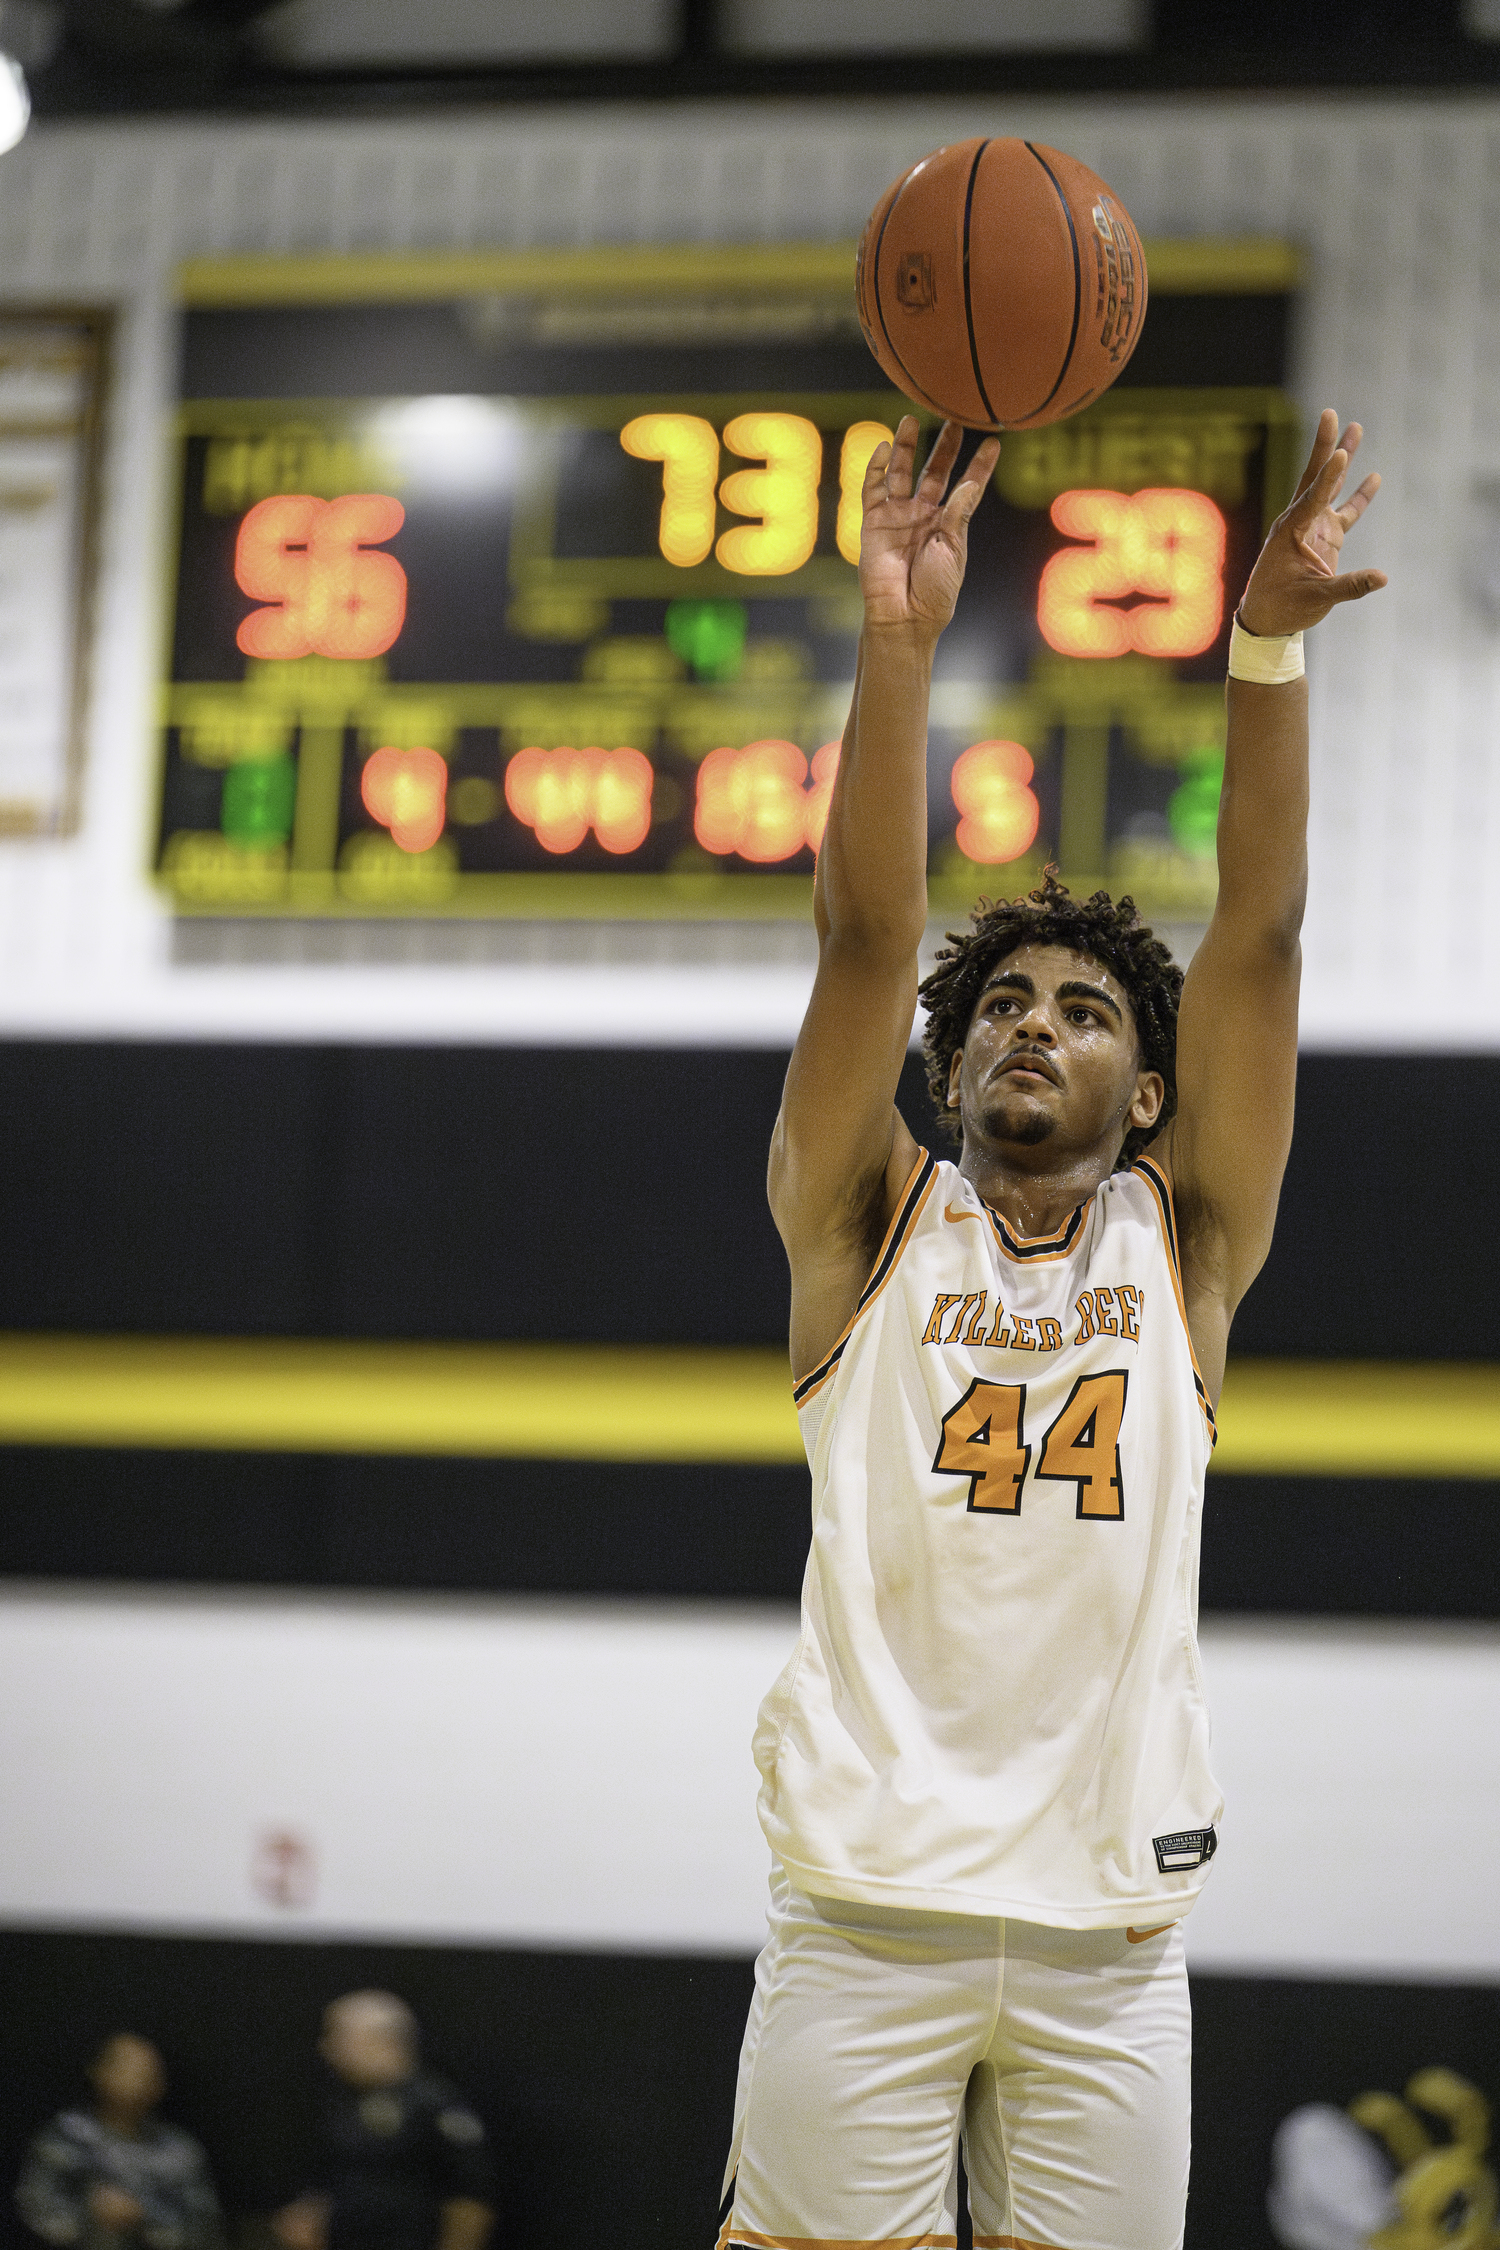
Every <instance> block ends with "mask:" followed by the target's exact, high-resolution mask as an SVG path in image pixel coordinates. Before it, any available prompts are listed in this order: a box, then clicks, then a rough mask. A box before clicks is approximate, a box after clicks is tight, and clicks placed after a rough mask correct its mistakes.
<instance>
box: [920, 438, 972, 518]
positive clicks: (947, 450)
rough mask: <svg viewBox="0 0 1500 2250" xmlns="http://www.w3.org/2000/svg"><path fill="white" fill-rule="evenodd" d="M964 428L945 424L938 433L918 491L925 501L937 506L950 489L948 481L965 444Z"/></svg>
mask: <svg viewBox="0 0 1500 2250" xmlns="http://www.w3.org/2000/svg"><path fill="white" fill-rule="evenodd" d="M963 441H964V433H963V426H962V424H961V423H958V422H945V423H944V424H943V426H942V428H941V429H940V430H939V431H938V434H937V442H936V444H935V445H934V446H933V449H932V451H931V452H930V453H929V454H928V456H927V466H926V467H925V468H924V469H923V471H922V480H921V483H920V484H919V485H918V487H917V490H918V493H919V495H920V497H921V498H922V499H923V500H930V501H932V502H934V503H935V504H936V503H938V502H940V501H941V500H942V497H943V494H944V493H945V492H946V491H947V489H948V479H949V477H951V476H952V474H953V464H954V462H955V461H956V460H957V459H958V449H959V447H960V446H961V445H962V444H963Z"/></svg>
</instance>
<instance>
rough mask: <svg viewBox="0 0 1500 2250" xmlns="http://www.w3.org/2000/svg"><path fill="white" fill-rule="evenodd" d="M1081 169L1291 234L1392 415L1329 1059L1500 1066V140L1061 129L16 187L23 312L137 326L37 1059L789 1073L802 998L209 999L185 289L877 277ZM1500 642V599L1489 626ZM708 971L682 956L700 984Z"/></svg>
mask: <svg viewBox="0 0 1500 2250" xmlns="http://www.w3.org/2000/svg"><path fill="white" fill-rule="evenodd" d="M978 132H986V133H1010V132H1024V133H1026V134H1028V135H1031V136H1034V137H1037V138H1040V139H1042V140H1046V141H1051V142H1055V143H1058V144H1061V145H1062V146H1064V147H1067V148H1069V149H1072V150H1074V151H1076V153H1077V154H1078V155H1080V156H1081V157H1083V158H1085V159H1086V160H1087V161H1088V162H1089V163H1091V164H1093V165H1095V166H1096V167H1097V168H1098V169H1099V170H1100V171H1101V172H1102V173H1103V174H1104V176H1105V177H1106V178H1107V179H1108V180H1110V181H1111V182H1112V184H1113V185H1114V186H1115V187H1116V188H1117V189H1118V190H1119V192H1120V193H1121V194H1122V195H1123V196H1124V197H1125V199H1126V201H1127V202H1128V203H1129V205H1130V208H1131V210H1132V211H1133V213H1134V215H1135V217H1136V219H1137V220H1138V221H1139V223H1140V225H1141V227H1142V229H1143V230H1144V231H1145V232H1147V233H1148V234H1168V235H1170V234H1205V233H1218V234H1239V233H1247V232H1248V233H1270V234H1278V235H1286V236H1290V237H1292V238H1294V239H1295V240H1297V241H1299V242H1302V243H1304V244H1305V245H1306V246H1307V248H1308V250H1309V252H1310V254H1311V258H1310V273H1311V279H1310V283H1309V288H1308V292H1307V297H1306V302H1305V307H1304V312H1303V317H1302V321H1301V324H1300V332H1299V337H1298V342H1297V347H1296V373H1295V386H1294V387H1295V389H1296V391H1297V394H1298V396H1299V398H1300V400H1301V402H1302V404H1303V406H1304V407H1305V408H1306V409H1307V410H1308V412H1309V415H1310V414H1311V412H1312V411H1314V410H1315V409H1316V408H1317V407H1318V406H1319V405H1321V404H1323V403H1325V402H1331V403H1334V404H1336V405H1338V406H1339V407H1340V408H1341V409H1342V410H1343V411H1344V412H1345V413H1354V412H1358V413H1359V414H1360V416H1361V417H1362V418H1363V420H1364V421H1365V424H1366V426H1367V429H1368V432H1369V450H1368V458H1369V459H1370V460H1371V462H1372V463H1373V464H1375V465H1377V466H1379V467H1380V469H1381V470H1382V471H1383V472H1384V474H1385V476H1386V479H1387V489H1386V492H1385V493H1384V495H1383V496H1382V498H1381V501H1380V504H1379V507H1378V509H1377V511H1376V514H1375V516H1374V518H1373V520H1372V522H1371V524H1370V526H1369V529H1368V531H1367V532H1366V533H1364V534H1363V535H1362V537H1361V542H1360V552H1361V555H1364V554H1368V555H1369V556H1370V557H1371V558H1372V559H1378V560H1379V562H1380V563H1382V564H1383V565H1384V566H1385V567H1386V568H1387V569H1388V570H1389V571H1390V573H1391V578H1392V585H1391V588H1390V590H1389V591H1388V592H1387V593H1385V594H1383V595H1381V596H1379V597H1378V598H1376V599H1375V600H1373V601H1371V602H1369V603H1367V604H1365V605H1364V606H1363V607H1362V608H1361V609H1360V610H1358V611H1357V612H1355V613H1351V614H1348V615H1345V616H1341V617H1339V618H1337V619H1335V620H1333V621H1332V622H1331V623H1330V624H1329V625H1328V627H1327V628H1326V629H1323V630H1320V632H1319V634H1318V635H1317V637H1316V641H1315V644H1314V649H1313V654H1312V658H1311V666H1310V669H1311V673H1312V681H1313V705H1314V733H1315V746H1316V760H1315V772H1316V778H1315V794H1314V818H1313V888H1312V899H1311V904H1310V909H1309V916H1308V925H1307V933H1306V951H1307V981H1306V992H1305V1006H1304V1022H1305V1027H1306V1040H1307V1043H1308V1044H1309V1045H1313V1046H1324V1047H1340V1046H1366V1047H1375V1048H1396V1047H1418V1048H1424V1047H1425V1048H1434V1049H1441V1048H1446V1047H1479V1048H1493V1047H1496V1046H1500V853H1497V849H1496V844H1497V839H1500V760H1497V759H1496V757H1495V755H1494V750H1495V744H1496V737H1497V723H1500V627H1497V626H1496V624H1494V623H1492V622H1489V621H1488V615H1487V611H1486V606H1485V598H1484V596H1483V594H1482V593H1481V592H1479V591H1476V590H1475V581H1476V580H1480V581H1482V580H1484V577H1485V572H1486V568H1487V567H1488V568H1489V570H1490V575H1491V576H1494V575H1495V574H1496V571H1497V570H1500V564H1496V561H1495V558H1494V556H1488V555H1487V548H1486V524H1487V521H1488V518H1487V517H1486V515H1485V513H1484V503H1483V501H1482V498H1481V497H1480V496H1479V495H1478V494H1477V493H1476V491H1475V487H1476V484H1477V483H1483V481H1484V480H1485V479H1486V478H1487V477H1488V478H1491V479H1493V478H1494V477H1495V476H1496V475H1497V474H1500V287H1497V283H1500V247H1497V245H1500V103H1496V102H1495V101H1494V100H1493V99H1491V98H1484V99H1476V100H1458V99H1454V98H1443V99H1432V100H1424V101H1408V102H1400V101H1394V100H1376V99H1362V98H1344V99H1341V100H1337V101H1319V100H1310V99H1262V100H1259V101H1257V103H1256V104H1255V105H1254V106H1253V107H1250V106H1246V105H1240V104H1231V103H1229V102H1225V101H1218V100H1215V99H1212V98H1208V97H1204V98H1196V97H1186V96H1176V97H1173V98H1172V99H1171V100H1170V101H1168V100H1162V99H1154V98H1153V99H1147V98H1123V99H1121V98H1117V99H1113V100H1111V101H1109V102H1107V103H1106V102H1104V101H1100V100H1087V101H1078V102H1069V101H1063V100H1059V99H1057V98H1055V97H1054V98H1048V99H1037V100H1026V101H1020V100H1014V101H1009V100H1007V101H1001V100H993V101H991V100H987V101H984V102H975V103H960V102H954V101H943V102H924V103H912V104H907V105H897V104H894V103H880V102H865V101H861V102H858V103H855V102H849V103H845V104H838V105H831V104H827V103H808V104H805V105H796V106H792V105H785V106H780V107H776V106H751V105H742V106H736V105H728V104H725V105H714V106H710V105H702V106H699V107H688V108H672V109H663V110H662V111H660V112H659V113H656V114H650V113H647V114H642V113H641V112H639V111H636V110H631V111H629V112H626V111H624V110H615V109H608V110H598V111H583V110H569V111H567V112H566V113H561V112H557V113H550V112H546V111H539V110H532V111H527V112H525V113H497V114H493V115H480V114H470V115H467V116H465V115H446V116H444V117H443V118H442V119H441V120H440V121H438V122H433V123H428V124H407V123H399V122H390V123H387V122H382V123H376V124H355V125H349V124H329V123H315V124H297V125H275V124H240V123H232V122H227V121H215V122H213V123H202V124H191V125H178V124H171V123H165V124H159V125H156V124H149V123H142V122H139V121H135V120H132V121H131V122H130V123H129V124H124V125H120V126H107V125H92V124H91V125H87V126H71V125H57V126H42V127H38V128H36V129H34V130H33V132H32V133H31V135H30V136H29V137H28V138H27V139H26V140H25V141H24V142H23V143H22V144H21V146H20V147H19V148H18V149H17V150H16V151H14V152H13V153H12V154H11V155H9V156H7V157H5V158H4V159H3V160H0V296H3V297H6V298H9V299H10V300H12V301H15V302H26V301H30V302H37V301H59V300H60V301H82V302H93V301H107V302H111V303H114V304H117V305H118V306H119V307H120V308H121V311H122V314H123V316H124V317H123V322H122V327H121V334H120V352H119V365H118V370H117V381H116V386H115V392H114V402H113V418H112V427H111V436H110V446H109V460H108V478H107V503H106V515H105V525H104V539H103V572H102V580H101V586H100V594H99V603H98V632H97V642H96V652H95V662H94V698H93V716H92V724H91V749H90V760H89V768H88V774H87V781H86V791H85V814H84V820H83V826H82V829H81V832H80V833H79V834H77V835H76V836H72V837H68V838H64V839H60V840H57V841H54V842H47V843H36V842H26V841H16V840H11V841H0V1034H5V1033H9V1034H12V1035H26V1034H33V1035H35V1034H43V1035H46V1034H57V1035H62V1036H67V1035H70V1034H71V1035H93V1036H110V1035H121V1036H140V1037H160V1036H173V1035H181V1036H189V1037H192V1036H200V1037H207V1036H213V1037H220V1038H258V1037H261V1038H270V1037H294V1038H295V1037H306V1038H340V1039H343V1038H353V1039H397V1040H400V1039H455V1040H497V1039H498V1040H512V1039H513V1040H548V1039H551V1040H562V1041H567V1042H570V1043H576V1042H580V1041H583V1042H587V1041H592V1040H613V1041H623V1042H655V1041H686V1042H689V1043H698V1042H700V1041H709V1042H713V1043H720V1042H724V1041H740V1042H748V1043H775V1042H779V1041H784V1040H788V1039H790V1037H791V1035H792V1033H793V1031H794V1030H795V1026H796V1021H797V1017H798V1015H799V1012H800V1007H801V1002H802V999H803V996H804V993H805V989H806V980H807V972H806V968H805V966H803V965H802V964H801V962H800V961H798V960H796V959H793V960H791V961H789V962H782V963H781V964H779V965H778V964H775V963H769V964H768V963H767V962H765V961H764V959H762V961H761V962H760V964H759V965H754V964H752V963H750V962H741V963H739V964H736V963H735V961H734V960H733V958H732V957H731V958H730V959H729V960H727V961H726V962H725V963H724V964H723V965H722V966H720V967H717V968H713V969H710V970H708V971H705V970H703V969H702V968H693V967H688V966H679V965H674V963H673V961H672V960H671V959H670V958H664V959H663V960H662V961H661V962H659V963H657V964H655V965H651V964H646V965H641V964H639V963H637V964H635V965H627V964H619V963H611V962H610V961H609V960H608V959H607V957H606V958H605V959H604V961H603V962H602V963H601V962H600V961H599V960H597V959H596V960H588V959H585V960H574V961H572V962H571V963H570V962H563V961H557V960H549V959H548V958H546V948H545V947H543V948H541V949H539V950H540V953H541V955H542V957H541V958H538V959H533V960H531V961H529V962H522V963H519V964H516V965H511V966H507V967H505V968H496V967H493V966H491V967H485V966H484V965H482V963H478V962H476V964H475V965H473V966H467V967H438V966H434V965H431V964H425V965H423V964H418V963H412V964H410V965H407V966H400V965H397V966H389V965H387V966H378V965H358V966H354V965H350V966H337V967H328V966H322V967H319V966H316V965H311V964H299V965H294V966H285V967H267V966H264V965H261V966H250V965H246V966H224V965H214V966H183V965H175V966H174V965H173V962H172V959H171V947H170V925H169V918H168V916H167V914H166V912H165V910H164V908H163V906H162V905H161V903H160V902H159V901H158V900H157V899H156V898H155V896H154V895H153V893H152V892H151V890H150V888H149V886H148V884H147V882H146V879H145V875H144V872H143V871H144V868H145V866H146V862H147V854H148V838H149V829H150V821H151V810H152V793H153V777H154V771H155V768H154V759H155V747H154V742H153V737H152V711H153V688H154V682H155V678H156V674H157V666H158V655H159V649H160V642H161V629H162V621H163V620H162V586H161V552H162V535H163V524H164V513H165V485H166V470H167V462H168V415H169V407H170V401H171V395H172V384H173V369H174V348H175V338H174V321H173V313H172V307H171V277H172V272H173V269H174V267H175V265H176V263H177V262H178V260H180V259H182V258H184V257H188V256H203V255H208V254H212V253H215V252H238V251H314V250H345V249H347V250H364V249H376V248H390V247H405V246H413V247H415V246H430V247H434V248H442V247H449V246H459V245H461V246H470V245H472V246H484V245H529V244H545V243H549V242H556V243H584V242H598V241H629V242H641V241H653V240H655V241H673V240H683V239H709V240H714V239H718V240H725V241H728V240H743V239H746V238H752V239H757V240H774V239H778V238H786V237H799V238H813V237H824V238H838V237H848V236H852V235H853V234H854V233H856V232H857V230H858V228H859V226H860V224H861V221H862V220H863V217H864V215H865V213H866V211H867V210H868V209H869V207H870V204H871V203H872V201H873V200H874V198H875V196H876V195H877V193H878V192H879V190H880V188H881V187H882V186H883V184H884V183H885V182H886V181H887V180H888V179H889V178H890V177H891V176H892V175H893V174H895V173H896V172H898V171H899V170H900V169H901V168H902V167H904V166H905V165H906V164H907V163H909V162H910V161H911V160H912V159H913V158H914V157H915V156H917V155H918V154H920V153H921V152H922V151H923V150H924V149H926V148H929V147H931V146H933V145H934V144H935V143H937V142H939V141H941V140H944V139H950V138H954V137H957V136H962V135H965V134H969V133H978ZM1488 598H1489V601H1490V604H1491V610H1490V612H1489V613H1488V614H1489V615H1492V614H1495V613H1496V612H1497V610H1500V583H1496V584H1495V585H1492V586H1490V587H1489V589H1488ZM667 951H668V952H670V949H667Z"/></svg>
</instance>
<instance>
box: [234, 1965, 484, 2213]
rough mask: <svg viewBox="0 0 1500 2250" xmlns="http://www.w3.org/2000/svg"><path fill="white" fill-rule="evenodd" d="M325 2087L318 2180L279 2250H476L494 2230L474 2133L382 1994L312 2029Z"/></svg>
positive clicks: (392, 2001)
mask: <svg viewBox="0 0 1500 2250" xmlns="http://www.w3.org/2000/svg"><path fill="white" fill-rule="evenodd" d="M319 2052H320V2054H321V2055H322V2057H323V2060H324V2062H325V2063H327V2065H328V2068H329V2071H330V2073H331V2074H332V2082H331V2084H330V2087H329V2090H328V2098H327V2101H326V2104H325V2108H324V2113H323V2120H322V2142H323V2177H322V2179H321V2181H320V2183H319V2191H318V2192H316V2193H312V2194H308V2195H303V2196H299V2197H298V2199H297V2201H296V2202H295V2203H289V2204H287V2205H286V2206H285V2207H284V2208H283V2209H282V2210H280V2211H278V2212H277V2214H276V2216H275V2219H274V2221H273V2222H272V2223H273V2226H274V2228H275V2232H276V2236H277V2239H278V2241H279V2242H280V2243H281V2244H282V2246H283V2250H482V2246H483V2244H484V2241H485V2238H486V2236H487V2235H488V2234H489V2231H490V2228H491V2226H492V2225H493V2223H494V2211H493V2209H492V2206H491V2199H492V2196H493V2192H494V2182H493V2172H492V2169H491V2165H490V2156H489V2150H488V2148H487V2147H486V2145H485V2138H484V2127H483V2126H482V2125H481V2124H480V2122H479V2119H478V2118H477V2117H476V2116H475V2115H474V2112H473V2110H472V2109H471V2108H470V2107H469V2105H468V2103H467V2102H466V2101H465V2100H464V2097H463V2096H462V2094H460V2093H459V2092H458V2091H457V2089H456V2088H455V2087H453V2086H451V2085H449V2084H448V2082H447V2080H446V2079H442V2078H439V2077H437V2076H436V2075H435V2074H434V2073H433V2072H432V2071H429V2070H423V2069H422V2068H421V2067H420V2063H419V2054H418V2033H417V2022H416V2018H415V2017H414V2016H413V2014H412V2012H411V2010H410V2008H408V2007H407V2005H406V2003H405V2001H404V2000H398V1999H397V1998H396V1996H395V1994H394V1993H391V1992H348V1993H346V1994H345V1995H344V1997H343V1999H342V2000H335V2001H334V2003H333V2005H332V2006H331V2007H330V2008H329V2009H328V2011H327V2013H326V2014H325V2016H324V2018H323V2037H322V2039H321V2041H320V2042H319Z"/></svg>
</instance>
